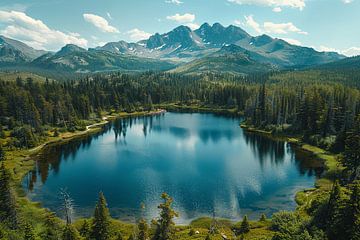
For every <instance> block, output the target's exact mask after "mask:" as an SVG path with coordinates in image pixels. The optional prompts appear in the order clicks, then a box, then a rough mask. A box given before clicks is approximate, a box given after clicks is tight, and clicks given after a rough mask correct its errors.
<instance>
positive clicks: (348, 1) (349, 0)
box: [342, 0, 354, 4]
mask: <svg viewBox="0 0 360 240" xmlns="http://www.w3.org/2000/svg"><path fill="white" fill-rule="evenodd" d="M353 1H354V0H342V2H343V3H345V4H349V3H352V2H353Z"/></svg>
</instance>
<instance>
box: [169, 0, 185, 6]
mask: <svg viewBox="0 0 360 240" xmlns="http://www.w3.org/2000/svg"><path fill="white" fill-rule="evenodd" d="M165 2H166V3H172V4H175V5H181V4H183V3H184V2H182V1H180V0H166V1H165Z"/></svg>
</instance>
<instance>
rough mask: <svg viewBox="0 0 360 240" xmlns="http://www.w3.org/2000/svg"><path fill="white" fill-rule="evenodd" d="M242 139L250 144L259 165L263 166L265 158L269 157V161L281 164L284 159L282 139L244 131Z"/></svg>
mask: <svg viewBox="0 0 360 240" xmlns="http://www.w3.org/2000/svg"><path fill="white" fill-rule="evenodd" d="M244 139H245V142H246V144H248V145H250V147H251V149H252V150H253V152H254V153H255V154H256V155H257V157H258V159H259V162H260V165H261V166H262V167H263V166H264V164H265V162H266V159H268V158H269V159H270V161H271V163H274V164H281V163H283V162H284V160H285V143H284V142H282V141H274V140H272V139H270V138H266V137H263V136H261V135H259V134H254V133H250V132H246V131H244Z"/></svg>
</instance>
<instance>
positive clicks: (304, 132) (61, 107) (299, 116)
mask: <svg viewBox="0 0 360 240" xmlns="http://www.w3.org/2000/svg"><path fill="white" fill-rule="evenodd" d="M331 76H332V77H331ZM357 76H358V75H357V74H352V73H351V74H350V73H349V74H348V75H347V74H339V75H336V76H335V75H331V74H329V73H326V72H325V73H320V72H318V71H303V72H283V73H268V74H261V75H260V74H259V75H252V76H234V75H227V74H223V75H221V74H201V75H179V74H171V73H161V72H146V73H141V74H122V73H111V74H94V75H89V76H85V77H83V78H81V79H76V80H68V81H56V80H52V79H47V78H46V79H45V80H37V79H33V78H31V77H27V78H22V77H17V78H16V79H14V80H8V79H6V80H1V78H0V163H1V168H0V192H1V195H0V220H1V224H0V239H25V240H35V239H66V240H71V239H99V240H102V239H104V240H105V239H116V240H119V239H139V240H146V239H154V240H165V239H273V240H285V239H286V240H287V239H289V240H290V239H298V240H307V239H319V240H320V239H324V240H325V239H329V240H342V239H344V240H347V239H350V240H356V239H360V181H359V180H360V172H359V170H360V168H359V166H360V115H359V114H360V91H359V89H358V88H357V87H358V86H357V83H356V80H358V77H357ZM314 79H315V80H314ZM323 79H326V81H325V80H323ZM154 109H168V110H173V111H189V110H192V111H198V110H199V109H207V111H210V112H211V109H221V111H222V112H223V113H228V114H236V115H238V116H241V117H243V119H244V121H243V123H242V127H243V128H245V129H248V130H249V131H255V132H256V131H257V132H260V133H264V134H268V135H271V136H272V137H288V138H296V139H298V140H299V141H300V142H301V143H302V144H306V145H308V146H312V147H313V148H316V149H323V150H324V151H326V154H328V156H331V160H328V162H327V163H325V165H326V164H328V166H327V167H328V169H327V172H326V174H325V175H324V176H323V178H322V179H320V180H319V181H318V182H317V183H316V185H317V188H316V190H315V191H312V192H309V193H308V192H305V191H304V192H301V193H299V194H297V197H296V198H297V199H296V201H297V203H298V205H299V207H298V208H297V210H296V211H295V212H279V213H276V214H274V215H273V216H265V215H263V216H262V217H261V219H260V220H259V221H252V220H251V221H250V220H248V218H247V217H246V216H244V218H243V220H242V221H241V222H238V223H231V222H229V221H226V220H223V219H215V218H214V219H206V220H204V221H203V222H201V221H200V220H199V221H198V222H196V221H195V222H194V223H192V224H190V225H189V226H177V225H175V223H174V221H173V219H174V218H175V217H176V216H177V213H176V211H175V210H174V209H173V208H172V202H173V201H176V199H174V200H173V199H172V198H171V197H170V196H168V195H167V194H165V193H164V194H163V195H162V196H161V198H162V200H163V203H162V204H160V205H159V210H160V215H159V217H158V218H157V219H154V220H153V221H152V222H147V221H146V220H145V219H144V218H140V219H138V221H137V224H136V225H129V224H125V223H120V222H119V221H117V220H114V219H112V218H111V216H110V213H109V210H108V208H107V203H106V199H105V197H106V196H104V195H103V194H102V193H99V199H98V202H97V204H96V206H95V208H94V215H93V218H91V219H80V220H76V221H75V222H73V221H72V220H71V219H70V218H69V217H66V216H68V214H69V213H68V212H69V209H71V197H70V196H67V194H64V195H63V197H64V201H63V202H64V204H63V206H62V207H63V209H64V218H63V220H61V219H60V218H58V217H57V216H55V215H54V214H53V213H51V212H47V211H46V212H43V211H41V213H37V214H38V215H39V216H38V217H36V219H32V218H31V217H30V215H31V214H29V212H27V211H26V210H24V208H21V207H19V205H20V204H19V202H20V201H24V200H23V198H22V197H21V190H19V186H18V185H19V183H18V182H17V181H16V180H15V175H17V171H18V169H17V168H14V167H12V166H14V164H13V163H12V161H15V160H14V159H13V158H12V156H13V152H16V151H26V150H28V149H31V148H35V147H37V146H39V145H40V144H42V143H44V142H46V141H47V140H48V139H49V138H54V137H58V136H59V135H61V134H64V133H67V132H78V131H84V130H86V126H87V125H89V124H92V123H96V122H100V121H101V120H102V118H103V117H104V116H107V115H109V114H116V113H120V112H124V113H128V114H131V113H142V112H150V111H152V110H154ZM324 161H325V162H326V161H327V160H326V159H325V160H324ZM142 207H144V206H139V208H140V209H141V208H142ZM37 211H40V210H37ZM267 217H269V218H267ZM219 225H222V226H223V228H226V229H227V230H226V231H227V235H226V236H224V234H223V233H222V234H220V232H219V229H218V226H219ZM199 229H200V230H199ZM204 229H205V230H204Z"/></svg>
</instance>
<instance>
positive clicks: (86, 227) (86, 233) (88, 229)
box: [80, 219, 91, 239]
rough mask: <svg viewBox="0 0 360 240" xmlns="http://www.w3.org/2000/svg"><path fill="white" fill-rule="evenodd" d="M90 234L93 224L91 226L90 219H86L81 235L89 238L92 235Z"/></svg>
mask: <svg viewBox="0 0 360 240" xmlns="http://www.w3.org/2000/svg"><path fill="white" fill-rule="evenodd" d="M90 234H91V226H90V223H89V220H86V219H85V220H84V222H83V224H82V225H81V228H80V235H81V236H82V237H83V238H86V239H87V238H89V237H90Z"/></svg>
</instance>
